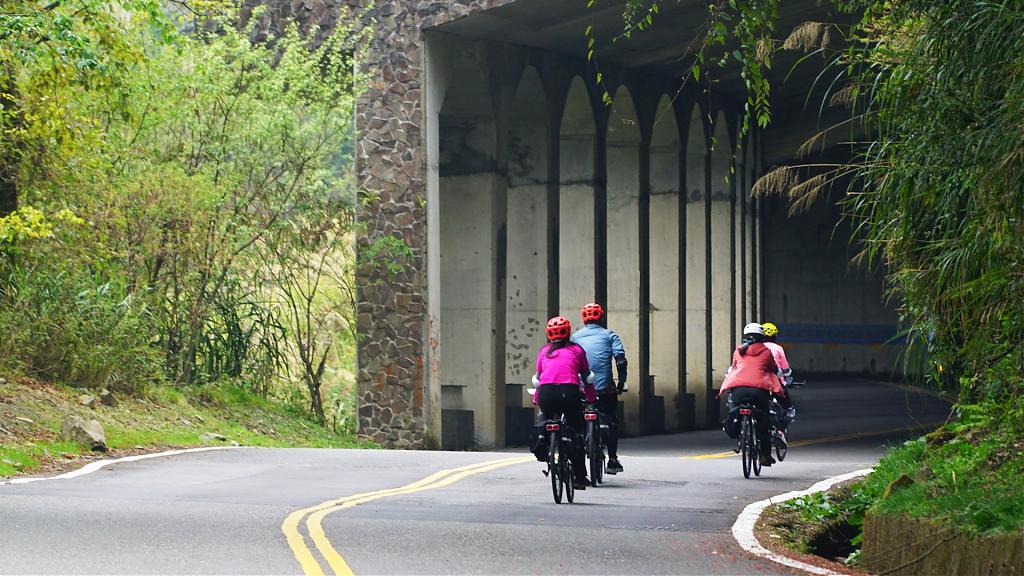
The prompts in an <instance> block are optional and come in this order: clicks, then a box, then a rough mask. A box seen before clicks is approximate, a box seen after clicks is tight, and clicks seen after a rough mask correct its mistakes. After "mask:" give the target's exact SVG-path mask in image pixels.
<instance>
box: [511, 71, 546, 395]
mask: <svg viewBox="0 0 1024 576" xmlns="http://www.w3.org/2000/svg"><path fill="white" fill-rule="evenodd" d="M544 102H545V98H544V89H543V86H542V84H541V80H540V76H539V74H538V73H537V71H536V69H534V68H532V67H529V68H527V69H526V70H525V72H524V73H523V76H522V78H521V79H520V80H519V85H518V87H517V89H516V93H515V97H514V99H513V100H512V102H511V105H510V106H509V110H508V115H509V118H510V119H511V120H512V121H511V122H509V123H508V126H507V128H508V138H507V141H506V146H507V149H508V158H507V165H508V275H507V278H508V280H507V282H508V298H507V300H506V301H507V307H508V308H507V309H508V316H507V324H506V330H505V374H506V376H505V380H506V382H508V383H510V384H523V385H525V386H529V384H530V377H531V376H532V375H533V373H534V370H535V365H534V360H535V358H536V356H535V355H536V353H537V348H538V347H539V346H540V344H541V343H542V342H543V341H544V338H545V336H544V324H545V322H546V321H547V318H548V311H547V308H548V278H547V276H548V262H547V260H548V254H549V252H548V242H549V238H548V234H547V233H543V232H544V231H545V230H546V228H547V227H546V225H545V223H546V222H547V221H548V206H547V202H548V182H547V178H548V177H549V171H548V165H547V161H548V158H549V154H548V150H547V146H548V138H549V136H550V134H549V132H550V131H549V130H548V125H547V122H548V111H547V106H545V105H543V104H544ZM555 145H556V146H557V142H555ZM556 245H557V239H556ZM512 391H516V390H515V389H511V390H510V392H512ZM506 400H507V402H506V404H507V405H511V406H526V405H527V404H526V403H527V402H528V399H527V398H526V396H525V395H523V394H520V395H519V396H518V397H515V398H507V399H506Z"/></svg>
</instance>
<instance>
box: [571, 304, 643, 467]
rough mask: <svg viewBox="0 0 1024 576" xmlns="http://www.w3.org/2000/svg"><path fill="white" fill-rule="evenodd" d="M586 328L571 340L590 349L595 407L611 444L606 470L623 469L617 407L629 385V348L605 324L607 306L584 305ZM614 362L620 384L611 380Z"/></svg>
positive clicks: (588, 350) (606, 438)
mask: <svg viewBox="0 0 1024 576" xmlns="http://www.w3.org/2000/svg"><path fill="white" fill-rule="evenodd" d="M582 316H583V324H584V326H583V328H581V329H580V330H579V331H578V332H576V333H575V334H573V336H572V341H573V342H575V343H576V344H579V345H580V346H582V347H583V349H584V350H585V351H586V352H587V361H588V363H589V364H590V371H591V372H593V373H594V388H596V389H597V403H596V404H595V407H596V408H597V410H598V411H599V412H600V413H601V414H602V415H603V416H604V417H605V419H606V421H607V423H608V429H607V431H606V432H605V444H606V445H607V446H608V464H607V466H606V467H605V472H607V473H608V474H617V473H619V472H622V464H621V463H620V462H619V455H618V449H619V433H618V422H617V420H618V407H619V394H622V393H623V392H625V391H626V390H628V389H629V387H628V385H627V384H626V349H625V348H623V347H622V340H621V339H619V335H618V334H616V333H615V332H612V331H611V330H609V329H607V328H605V327H604V308H602V307H601V305H600V304H587V305H586V306H584V307H583V311H582ZM613 361H614V362H615V368H616V372H617V373H618V376H619V384H618V386H616V385H615V382H614V381H613V380H612V362H613Z"/></svg>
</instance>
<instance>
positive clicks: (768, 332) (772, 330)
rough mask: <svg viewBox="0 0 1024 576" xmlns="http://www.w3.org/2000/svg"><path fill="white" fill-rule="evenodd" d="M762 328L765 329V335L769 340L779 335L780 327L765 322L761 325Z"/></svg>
mask: <svg viewBox="0 0 1024 576" xmlns="http://www.w3.org/2000/svg"><path fill="white" fill-rule="evenodd" d="M761 326H762V327H763V328H764V335H765V336H766V337H768V338H771V337H773V336H777V335H778V334H779V327H778V326H776V325H775V324H772V323H771V322H763V323H761Z"/></svg>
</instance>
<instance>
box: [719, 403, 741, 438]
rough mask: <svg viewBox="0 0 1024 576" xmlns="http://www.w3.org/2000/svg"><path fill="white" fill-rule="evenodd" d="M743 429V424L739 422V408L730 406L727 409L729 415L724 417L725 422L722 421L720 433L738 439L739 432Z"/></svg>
mask: <svg viewBox="0 0 1024 576" xmlns="http://www.w3.org/2000/svg"><path fill="white" fill-rule="evenodd" d="M742 428H743V423H742V422H740V407H739V406H732V407H731V408H729V414H728V415H726V417H725V420H722V431H723V432H725V433H726V434H727V435H728V436H729V438H739V437H740V430H742Z"/></svg>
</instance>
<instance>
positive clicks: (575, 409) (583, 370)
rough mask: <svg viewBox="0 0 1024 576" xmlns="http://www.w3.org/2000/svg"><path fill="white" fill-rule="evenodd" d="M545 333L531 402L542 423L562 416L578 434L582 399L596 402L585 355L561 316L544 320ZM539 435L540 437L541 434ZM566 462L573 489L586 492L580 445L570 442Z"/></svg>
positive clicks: (570, 327) (581, 421)
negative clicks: (538, 410) (563, 415)
mask: <svg viewBox="0 0 1024 576" xmlns="http://www.w3.org/2000/svg"><path fill="white" fill-rule="evenodd" d="M546 332H547V337H548V343H547V344H545V345H544V346H543V347H542V348H541V349H540V352H539V353H538V354H537V374H536V376H535V378H536V385H537V390H536V392H534V395H533V403H534V404H536V405H537V406H539V407H540V412H541V418H542V419H543V420H555V419H558V418H560V417H561V416H562V414H565V420H566V422H567V423H568V424H569V426H570V427H571V428H572V429H573V430H574V431H575V432H577V433H579V432H581V431H582V430H583V428H584V426H585V424H584V422H583V400H584V399H586V401H587V403H589V404H593V403H594V402H595V401H596V400H597V392H596V391H595V390H594V384H593V377H592V376H591V374H590V364H589V363H588V362H587V353H586V352H585V351H584V350H583V348H582V347H580V345H579V344H574V343H573V342H572V341H570V340H569V336H570V335H571V334H572V326H571V325H570V324H569V321H568V320H566V319H565V318H563V317H562V316H555V317H554V318H552V319H551V320H548V325H547V329H546ZM581 383H582V386H581ZM581 388H582V389H581ZM539 436H540V437H541V438H543V437H544V435H543V434H540V435H539ZM534 438H538V433H537V432H535V433H534ZM532 448H534V454H535V455H537V458H538V459H540V454H539V453H538V450H537V448H539V447H538V446H533V447H532ZM570 460H572V466H573V471H574V476H575V477H574V479H573V487H574V488H576V489H577V490H586V489H587V484H589V481H588V480H587V466H586V461H585V460H584V455H583V445H582V443H577V442H574V443H573V451H572V454H571V455H570Z"/></svg>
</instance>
